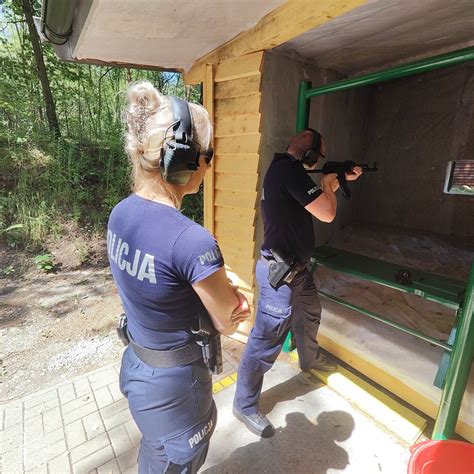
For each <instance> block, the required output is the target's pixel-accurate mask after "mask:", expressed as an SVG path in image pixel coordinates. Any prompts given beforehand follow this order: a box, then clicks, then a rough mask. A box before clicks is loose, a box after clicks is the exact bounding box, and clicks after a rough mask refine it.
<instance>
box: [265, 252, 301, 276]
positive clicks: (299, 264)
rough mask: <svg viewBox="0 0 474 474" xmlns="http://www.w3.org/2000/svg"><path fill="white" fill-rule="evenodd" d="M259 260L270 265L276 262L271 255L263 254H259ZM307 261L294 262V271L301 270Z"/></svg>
mask: <svg viewBox="0 0 474 474" xmlns="http://www.w3.org/2000/svg"><path fill="white" fill-rule="evenodd" d="M260 261H261V262H263V263H264V264H265V265H267V266H270V265H271V263H272V262H276V260H275V259H274V258H273V257H265V255H261V256H260ZM307 265H308V263H307V262H298V263H297V264H296V267H295V268H296V271H297V272H298V273H300V272H302V271H303V270H304V269H305V268H306V267H307Z"/></svg>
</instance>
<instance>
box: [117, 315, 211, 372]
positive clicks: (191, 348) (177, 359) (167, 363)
mask: <svg viewBox="0 0 474 474" xmlns="http://www.w3.org/2000/svg"><path fill="white" fill-rule="evenodd" d="M117 334H118V336H119V338H120V340H121V341H122V342H123V344H124V345H125V346H128V345H129V344H130V346H131V347H132V349H133V352H135V354H136V356H137V357H138V358H139V359H140V360H141V361H142V362H145V364H148V365H151V366H152V367H157V368H163V369H165V368H171V367H178V366H180V365H189V364H191V363H192V362H195V361H197V360H199V359H202V358H203V353H202V347H201V346H200V345H199V344H197V343H195V342H193V343H190V344H186V345H185V346H182V347H178V348H177V349H169V350H166V351H159V350H157V349H148V348H146V347H142V346H140V345H139V344H137V343H136V342H135V341H134V340H133V338H132V336H131V335H130V332H129V331H128V325H127V317H126V316H125V314H122V315H121V316H120V322H119V325H118V327H117Z"/></svg>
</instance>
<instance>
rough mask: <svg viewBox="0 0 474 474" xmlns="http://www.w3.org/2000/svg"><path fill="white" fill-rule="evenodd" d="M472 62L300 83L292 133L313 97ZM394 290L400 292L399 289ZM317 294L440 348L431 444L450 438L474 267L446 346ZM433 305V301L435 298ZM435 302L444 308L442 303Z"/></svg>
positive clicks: (472, 318) (473, 336)
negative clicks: (441, 382)
mask: <svg viewBox="0 0 474 474" xmlns="http://www.w3.org/2000/svg"><path fill="white" fill-rule="evenodd" d="M472 60H474V47H470V48H465V49H461V50H458V51H453V52H451V53H448V54H442V55H439V56H434V57H432V58H428V59H424V60H422V61H416V62H412V63H409V64H405V65H402V66H397V67H394V68H390V69H387V70H384V71H379V72H375V73H372V74H368V75H366V76H360V77H354V78H350V79H345V80H342V81H338V82H335V83H333V84H326V85H323V86H320V87H316V88H311V83H310V82H308V81H301V82H300V85H299V92H298V110H297V117H296V131H297V132H299V131H301V130H304V129H305V128H306V127H308V121H309V112H310V100H311V99H312V98H313V97H318V96H320V95H323V94H329V93H332V92H340V91H343V90H347V89H353V88H355V87H362V86H367V85H371V84H377V83H380V82H385V81H390V80H393V79H399V78H402V77H407V76H412V75H415V74H420V73H424V72H428V71H432V70H435V69H441V68H446V67H450V66H454V65H458V64H462V63H465V62H467V61H472ZM385 263H386V262H385ZM341 271H342V270H341ZM371 281H374V282H375V283H381V279H380V278H379V276H376V277H374V278H373V279H372V280H371ZM381 284H385V283H381ZM395 288H396V286H395ZM397 289H399V290H400V289H401V288H397ZM446 290H447V291H448V292H449V291H450V290H449V289H448V288H446ZM413 292H414V293H415V294H419V295H420V296H422V297H425V296H426V295H425V293H424V292H421V293H420V292H417V291H413ZM319 293H320V294H321V295H322V296H325V297H328V298H330V299H332V300H333V301H336V302H337V303H339V304H343V305H345V306H347V307H350V308H352V309H355V310H356V311H359V312H361V313H362V314H365V315H366V316H369V317H372V318H374V319H377V320H378V321H381V322H383V323H385V324H389V325H390V326H392V327H395V328H397V329H399V330H402V331H404V332H406V333H408V334H411V335H413V336H415V337H418V338H421V339H423V340H425V341H427V342H430V343H432V344H435V345H437V346H438V347H442V348H443V349H444V350H445V351H446V352H445V355H444V356H443V359H442V361H441V364H440V370H441V366H444V372H445V373H446V381H445V384H444V390H443V393H442V396H441V401H440V405H439V410H438V414H437V417H436V422H435V426H434V430H433V435H432V437H433V439H435V440H442V439H449V438H452V437H453V435H454V432H455V427H456V422H457V419H458V416H459V410H460V408H461V402H462V397H463V395H464V391H465V388H466V384H467V380H468V377H469V373H470V368H471V364H472V360H473V357H474V343H473V341H474V315H473V312H474V265H473V266H472V268H471V272H470V276H469V280H468V283H467V287H466V290H465V295H464V299H463V301H462V303H461V305H460V307H459V309H458V311H457V315H456V321H455V326H454V328H453V331H452V332H451V335H450V337H449V340H448V342H447V343H444V342H443V341H438V340H436V339H433V338H429V337H428V336H426V335H424V334H422V333H419V332H418V331H413V330H412V329H410V328H406V327H403V326H401V325H398V324H397V323H394V322H393V321H390V320H388V319H386V318H383V317H382V316H379V315H376V314H375V313H372V312H369V311H367V310H364V309H363V308H359V307H356V306H355V305H351V304H349V303H347V302H345V301H342V300H340V299H338V298H336V297H333V296H331V295H329V294H326V293H324V292H321V291H320V292H319ZM434 301H436V298H435V299H434ZM438 302H439V303H441V304H444V303H443V302H442V301H438ZM283 349H284V350H290V349H291V334H289V335H288V338H287V340H286V341H285V344H284V347H283ZM448 359H449V360H448ZM443 361H444V362H443ZM439 375H440V372H439V371H438V375H437V379H438V380H439V377H438V376H439ZM443 375H444V373H443ZM442 378H444V377H442Z"/></svg>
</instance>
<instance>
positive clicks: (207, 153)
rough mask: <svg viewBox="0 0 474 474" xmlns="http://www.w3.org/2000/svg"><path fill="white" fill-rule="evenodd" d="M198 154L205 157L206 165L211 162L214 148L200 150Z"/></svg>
mask: <svg viewBox="0 0 474 474" xmlns="http://www.w3.org/2000/svg"><path fill="white" fill-rule="evenodd" d="M200 155H202V156H204V157H205V159H206V165H208V164H209V163H210V162H211V160H212V157H213V156H214V150H213V149H212V148H209V149H207V150H206V151H201V152H200Z"/></svg>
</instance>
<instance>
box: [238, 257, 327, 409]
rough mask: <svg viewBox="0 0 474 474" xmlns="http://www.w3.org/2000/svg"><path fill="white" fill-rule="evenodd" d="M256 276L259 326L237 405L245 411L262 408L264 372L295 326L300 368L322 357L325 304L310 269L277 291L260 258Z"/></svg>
mask: <svg viewBox="0 0 474 474" xmlns="http://www.w3.org/2000/svg"><path fill="white" fill-rule="evenodd" d="M255 273H256V279H257V282H258V285H259V289H260V297H259V301H258V306H257V314H256V319H255V325H254V327H253V329H252V331H251V333H250V336H249V339H248V342H247V345H246V346H245V351H244V354H243V357H242V359H241V361H240V366H239V371H238V378H237V388H236V393H235V401H234V403H235V406H236V407H237V408H238V409H239V410H240V411H241V412H242V413H244V414H246V415H252V414H255V413H256V412H257V411H258V400H259V398H260V393H261V391H262V384H263V375H264V374H265V372H267V371H268V370H270V368H271V367H272V365H273V363H274V362H275V360H276V358H277V357H278V354H279V353H280V351H281V348H282V346H283V343H284V342H285V339H286V337H287V335H288V331H289V330H290V329H291V331H292V333H293V334H294V337H295V342H296V347H297V350H298V357H299V363H300V367H301V369H303V370H308V369H310V368H311V366H312V364H313V362H314V361H315V359H316V358H317V356H318V351H319V346H318V343H317V342H316V334H317V332H318V329H319V322H320V320H321V304H320V302H319V297H318V294H317V290H316V285H315V283H314V279H313V275H312V274H311V273H310V272H309V270H308V269H305V270H303V271H302V272H300V273H299V274H298V275H296V277H295V278H294V279H293V281H292V282H291V284H290V285H282V286H280V288H279V289H278V290H274V289H273V288H272V287H271V286H270V284H269V283H268V264H267V263H264V262H262V260H259V261H258V262H257V266H256V272H255Z"/></svg>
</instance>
